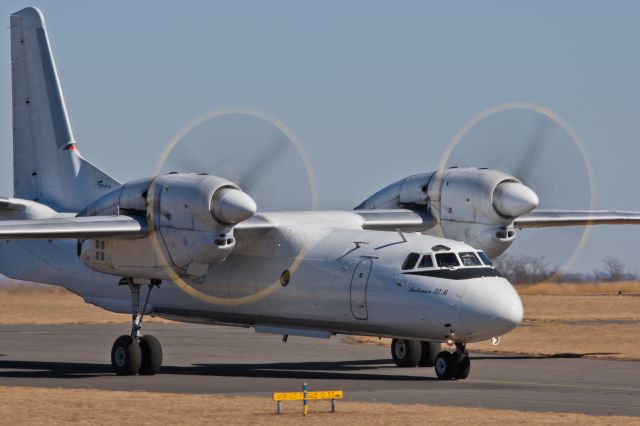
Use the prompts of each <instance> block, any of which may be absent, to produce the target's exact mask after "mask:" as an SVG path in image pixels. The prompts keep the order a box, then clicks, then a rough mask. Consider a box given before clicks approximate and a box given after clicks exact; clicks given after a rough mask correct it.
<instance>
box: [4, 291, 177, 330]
mask: <svg viewBox="0 0 640 426" xmlns="http://www.w3.org/2000/svg"><path fill="white" fill-rule="evenodd" d="M129 321H131V316H130V315H126V314H114V313H112V312H108V311H105V310H103V309H100V308H97V307H95V306H93V305H89V304H86V303H84V301H83V300H82V298H81V297H79V296H77V295H75V294H73V293H71V292H69V291H67V290H65V289H64V288H60V287H54V286H20V287H17V286H11V287H7V288H2V289H0V324H96V323H102V324H104V323H119V324H122V323H127V322H129ZM145 322H147V323H152V322H167V321H166V320H163V319H160V318H152V317H146V318H145Z"/></svg>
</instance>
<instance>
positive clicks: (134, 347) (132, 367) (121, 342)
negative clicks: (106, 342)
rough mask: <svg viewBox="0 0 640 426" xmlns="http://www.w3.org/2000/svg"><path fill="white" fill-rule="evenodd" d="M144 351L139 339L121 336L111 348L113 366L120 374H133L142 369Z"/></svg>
mask: <svg viewBox="0 0 640 426" xmlns="http://www.w3.org/2000/svg"><path fill="white" fill-rule="evenodd" d="M141 363H142V351H141V350H140V344H139V343H138V340H137V339H134V338H133V337H131V336H120V337H118V338H117V339H116V341H115V342H114V343H113V347H112V348H111V366H112V367H113V371H115V372H116V374H117V375H119V376H133V375H135V374H137V373H138V371H140V365H141Z"/></svg>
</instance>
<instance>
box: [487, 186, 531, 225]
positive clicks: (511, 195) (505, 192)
mask: <svg viewBox="0 0 640 426" xmlns="http://www.w3.org/2000/svg"><path fill="white" fill-rule="evenodd" d="M539 202H540V200H539V199H538V196H537V195H536V193H535V192H533V191H532V190H531V188H529V187H528V186H525V185H523V184H521V183H518V182H502V183H501V184H499V185H498V186H497V187H496V189H495V191H494V192H493V207H494V208H495V209H496V211H497V212H498V213H500V214H501V215H502V216H506V217H518V216H521V215H523V214H526V213H529V212H530V211H531V210H533V209H535V208H536V207H538V203H539Z"/></svg>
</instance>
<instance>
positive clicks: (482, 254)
mask: <svg viewBox="0 0 640 426" xmlns="http://www.w3.org/2000/svg"><path fill="white" fill-rule="evenodd" d="M478 256H480V259H482V263H484V264H485V265H487V266H493V262H492V261H491V259H489V256H487V254H486V253H485V252H483V251H479V252H478Z"/></svg>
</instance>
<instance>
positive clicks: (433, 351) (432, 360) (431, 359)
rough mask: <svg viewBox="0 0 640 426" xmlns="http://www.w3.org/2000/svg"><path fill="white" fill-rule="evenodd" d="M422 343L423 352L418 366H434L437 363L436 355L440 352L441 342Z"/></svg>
mask: <svg viewBox="0 0 640 426" xmlns="http://www.w3.org/2000/svg"><path fill="white" fill-rule="evenodd" d="M420 343H421V344H422V352H421V354H420V361H419V362H418V367H433V366H434V365H436V356H438V354H439V353H440V350H441V349H442V348H441V345H440V343H439V342H420Z"/></svg>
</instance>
